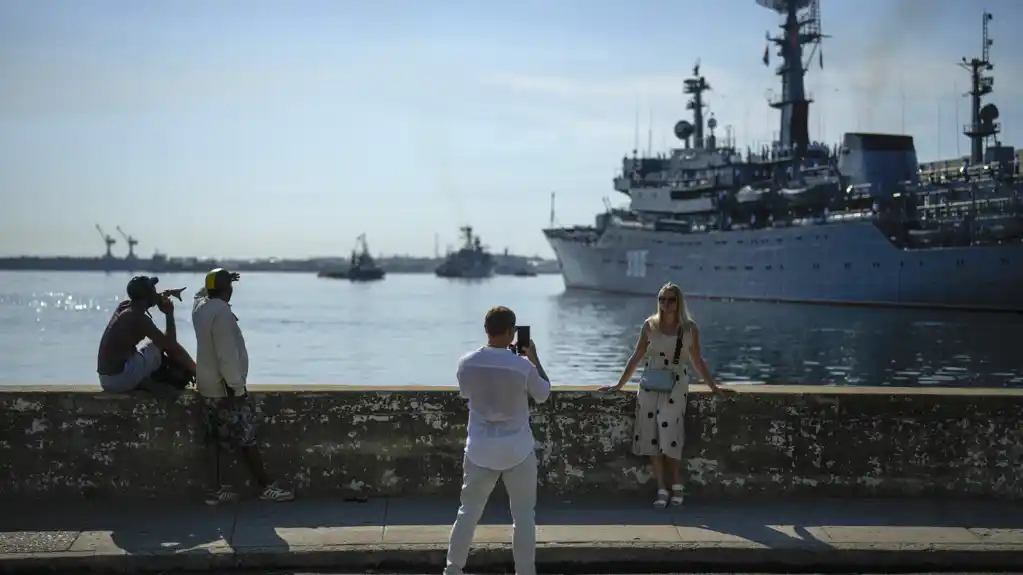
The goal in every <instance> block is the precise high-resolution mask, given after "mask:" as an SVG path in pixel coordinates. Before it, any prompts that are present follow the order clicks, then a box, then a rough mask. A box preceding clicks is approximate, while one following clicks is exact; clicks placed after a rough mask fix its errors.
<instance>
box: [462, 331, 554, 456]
mask: <svg viewBox="0 0 1023 575" xmlns="http://www.w3.org/2000/svg"><path fill="white" fill-rule="evenodd" d="M458 389H459V392H460V394H461V396H462V397H464V398H465V399H467V400H469V429H468V437H467V438H466V440H465V455H466V457H468V458H469V461H472V462H473V463H474V464H476V465H478V466H480V467H484V468H487V469H494V470H498V471H504V470H506V469H511V468H512V467H515V466H516V465H518V464H519V463H522V462H523V461H525V459H526V458H527V457H529V454H530V453H532V452H533V444H534V439H533V430H532V429H531V428H530V426H529V398H530V397H532V398H533V400H534V401H536V402H537V403H543V402H545V401H547V398H548V397H550V395H551V384H550V382H548V381H546V380H545V379H543V378H542V377H540V372H538V371H537V369H536V366H534V365H533V364H532V363H530V362H529V360H527V359H526V358H524V357H521V356H519V355H517V354H515V353H513V352H511V351H509V350H507V349H498V348H494V347H482V348H480V349H478V350H476V351H473V352H470V353H467V354H466V355H464V356H463V357H462V359H460V360H459V361H458Z"/></svg>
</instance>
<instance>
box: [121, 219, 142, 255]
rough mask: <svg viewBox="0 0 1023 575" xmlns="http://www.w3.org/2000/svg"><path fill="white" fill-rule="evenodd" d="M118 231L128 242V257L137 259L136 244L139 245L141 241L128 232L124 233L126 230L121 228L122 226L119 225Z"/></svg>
mask: <svg viewBox="0 0 1023 575" xmlns="http://www.w3.org/2000/svg"><path fill="white" fill-rule="evenodd" d="M117 233H119V234H121V237H122V238H124V241H126V242H128V257H127V259H129V260H133V259H135V246H137V245H139V241H138V240H136V239H135V238H133V237H131V236H129V235H128V234H126V233H124V230H122V229H121V226H117Z"/></svg>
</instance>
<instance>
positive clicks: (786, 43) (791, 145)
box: [757, 0, 827, 165]
mask: <svg viewBox="0 0 1023 575" xmlns="http://www.w3.org/2000/svg"><path fill="white" fill-rule="evenodd" d="M818 2H819V0H757V4H760V5H761V6H764V7H765V8H769V9H771V10H773V11H775V12H777V13H778V14H780V15H781V16H782V18H783V22H782V24H781V25H780V28H781V29H782V31H783V33H782V35H781V36H771V35H770V33H768V34H767V41H768V42H771V43H773V44H775V45H776V46H777V47H778V51H777V54H778V55H779V56H781V59H782V63H781V64H780V65H779V66H778V67H777V69H776V70H775V74H777V75H778V76H780V77H781V97H780V98H778V99H775V100H772V101H769V102H768V103H769V105H770V106H771V107H772V108H775V109H777V110H780V111H781V126H780V128H781V129H780V130H779V131H778V145H779V146H781V147H782V149H786V150H790V151H791V152H793V156H794V157H793V161H794V162H796V164H795V165H798V161H799V159H800V158H802V157H803V156H804V154H805V153H806V148H807V146H808V145H809V141H810V136H809V127H808V124H809V116H810V103H811V102H812V101H813V100H810V99H808V98H807V96H806V87H805V82H804V79H805V77H806V71H807V69H808V68H809V62H811V61H813V57H814V55H817V57H818V61H819V62H820V67H821V68H823V67H824V58H823V56H822V55H821V52H820V44H821V40H822V39H824V38H826V37H827V36H825V35H824V34H821V17H820V5H819V4H818ZM805 45H810V46H812V49H811V51H810V56H809V58H808V59H807V61H806V63H804V61H803V46H805ZM769 56H770V49H769V48H765V49H764V58H763V62H764V65H765V66H767V65H769V64H770V58H769Z"/></svg>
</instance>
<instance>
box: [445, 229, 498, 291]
mask: <svg viewBox="0 0 1023 575" xmlns="http://www.w3.org/2000/svg"><path fill="white" fill-rule="evenodd" d="M460 229H461V232H462V237H464V238H465V243H464V244H463V245H462V248H461V249H459V250H458V251H457V252H452V253H449V254H448V256H447V257H446V258H444V261H443V262H441V264H440V265H439V266H437V270H436V274H437V277H442V278H477V279H478V278H488V277H490V276H491V275H493V273H494V257H493V256H492V255H490V252H488V251H487V249H486V248H485V247H483V244H482V243H481V242H480V239H479V237H478V236H474V235H473V233H472V227H471V226H463V227H462V228H460Z"/></svg>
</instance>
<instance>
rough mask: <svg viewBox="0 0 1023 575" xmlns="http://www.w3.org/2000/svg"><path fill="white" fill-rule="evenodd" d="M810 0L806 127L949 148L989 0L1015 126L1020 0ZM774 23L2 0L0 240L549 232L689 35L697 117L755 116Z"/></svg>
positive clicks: (435, 1) (384, 245)
mask: <svg viewBox="0 0 1023 575" xmlns="http://www.w3.org/2000/svg"><path fill="white" fill-rule="evenodd" d="M822 4H823V6H822V13H823V22H824V27H825V31H826V32H827V33H830V34H831V35H832V36H833V38H832V39H831V40H829V41H828V43H827V44H826V45H825V48H824V65H825V69H824V70H823V72H822V71H821V70H819V69H818V68H817V67H816V66H814V67H813V69H812V70H811V72H810V76H809V79H808V83H809V87H810V89H811V90H812V91H813V92H814V93H815V95H816V97H817V99H818V103H817V104H816V105H815V106H814V107H813V108H812V111H811V119H810V126H811V135H812V136H813V137H815V138H816V137H820V138H821V139H826V140H837V138H838V137H839V136H840V135H841V133H842V132H844V131H851V130H857V129H860V130H875V131H894V132H898V131H902V129H903V126H904V128H905V131H907V132H910V133H912V134H913V135H915V136H916V142H917V148H918V151H919V154H920V157H921V159H937V158H939V157H953V156H955V155H956V152H957V149H958V150H959V151H960V152H961V153H963V154H965V153H966V152H967V150H968V145H967V142H966V141H965V139H963V138H961V137H960V136H959V135H958V133H959V127H958V125H957V124H962V123H964V122H966V121H968V116H967V109H968V108H967V102H966V100H961V99H957V98H956V97H955V94H954V90H955V87H956V82H958V88H959V90H960V91H964V90H965V89H966V82H967V76H966V75H965V73H964V72H961V71H960V70H958V69H957V68H956V67H955V63H956V62H958V61H959V59H960V58H961V57H962V56H973V55H975V54H977V53H978V52H979V50H980V43H981V42H980V21H981V10H982V9H983V8H985V7H986V8H987V9H989V10H991V11H993V12H994V14H995V19H994V21H993V22H992V35H993V37H994V39H995V44H994V46H993V48H992V59H993V61H994V62H995V66H996V69H995V72H996V74H998V76H997V79H996V82H995V88H996V92H995V94H994V97H993V100H992V101H994V102H995V103H997V104H998V106H999V107H1000V108H1001V111H1002V125H1003V128H1004V140H1005V141H1006V142H1008V143H1015V144H1016V145H1020V146H1023V135H1021V132H1023V73H1021V72H1023V40H1021V35H1020V34H1019V25H1018V23H1019V22H1023V2H1020V1H1019V0H988V1H987V2H986V4H985V3H984V2H980V3H974V2H969V1H967V0H856V1H852V0H823V2H822ZM704 6H714V8H713V9H708V8H703V7H704ZM777 23H778V21H777V17H776V15H775V14H773V13H772V12H770V11H768V10H766V9H764V8H761V7H759V6H757V5H756V4H755V3H754V2H753V0H715V1H713V2H696V1H692V0H630V1H627V2H626V1H618V2H611V1H608V0H521V1H518V2H497V1H488V0H450V1H444V0H429V1H426V0H372V1H348V0H294V1H287V2H285V1H269V0H249V1H241V0H217V1H216V2H209V1H200V0H178V1H175V2H156V1H152V2H148V1H147V2H139V1H128V0H89V1H76V0H59V1H58V0H54V1H47V2H43V1H39V0H5V1H4V2H2V3H0V81H2V83H3V90H0V190H2V194H3V203H2V205H3V209H0V253H4V254H15V253H30V254H57V253H66V254H75V255H90V254H98V253H100V252H102V249H103V246H102V242H101V240H100V238H99V237H98V234H97V232H96V230H95V229H94V225H95V224H97V223H98V224H100V225H102V226H104V227H105V228H107V229H108V231H109V232H110V233H114V227H115V226H116V225H121V226H122V227H123V228H124V229H125V231H127V232H128V233H130V234H133V235H135V236H137V237H138V238H139V239H140V241H141V245H140V246H139V251H140V253H141V254H143V255H149V254H151V253H152V251H153V250H154V249H159V250H161V251H163V252H166V253H169V254H171V255H212V256H237V257H249V256H270V255H276V256H287V257H290V256H321V255H336V254H345V253H347V251H348V250H350V249H351V247H352V245H353V242H354V237H355V236H356V235H357V234H359V233H360V232H366V233H368V235H369V240H370V244H371V247H372V249H373V251H374V252H385V253H412V254H423V255H427V254H432V252H433V247H434V234H439V236H440V242H441V248H442V249H443V248H444V246H445V245H448V244H454V243H456V241H457V235H458V227H459V226H460V225H462V224H465V223H469V224H472V225H474V226H475V227H476V229H477V230H478V231H479V233H480V234H481V235H482V238H483V240H484V242H485V243H487V244H489V245H490V246H491V247H492V248H494V249H503V248H505V247H508V248H510V249H512V250H513V251H516V252H524V253H541V254H544V255H548V254H550V252H549V249H548V248H547V245H546V242H545V241H544V238H543V235H542V233H541V232H540V229H541V228H542V227H544V226H545V225H546V224H547V221H548V210H549V194H550V193H551V192H552V191H554V192H557V219H558V221H559V222H560V223H562V224H570V223H589V222H591V221H592V217H593V215H594V214H595V213H596V212H598V211H600V210H601V209H602V208H601V198H602V197H604V196H608V197H610V198H611V199H612V201H613V202H615V203H619V202H622V201H624V200H625V199H626V198H625V197H624V196H621V195H619V194H616V193H615V192H614V191H613V190H612V188H611V178H612V176H613V175H614V172H615V170H616V169H617V167H618V165H619V162H620V160H621V157H622V155H623V154H624V153H625V152H626V151H628V150H630V149H631V148H632V147H633V141H634V132H635V115H636V112H637V109H638V110H640V118H641V122H640V123H641V127H640V132H641V137H640V141H641V147H644V148H645V147H646V142H647V130H648V124H649V120H648V114H650V111H651V110H652V116H653V129H652V134H653V135H652V138H651V140H652V142H653V147H654V148H655V149H664V148H665V147H666V146H667V145H670V144H671V142H672V139H670V132H671V127H672V125H673V124H674V123H675V121H677V120H678V119H680V118H683V117H685V114H686V112H685V109H684V101H683V99H682V97H681V94H680V86H681V79H682V78H683V77H684V76H685V75H686V73H688V72H689V69H690V68H691V67H692V64H693V63H694V61H695V60H696V58H701V59H702V63H703V70H704V73H705V75H706V76H707V77H708V80H709V81H710V82H711V84H712V85H713V86H714V88H715V89H716V92H715V93H713V94H712V96H711V97H710V103H711V106H712V111H713V112H715V115H716V117H717V118H718V121H719V124H720V125H721V126H725V125H729V124H731V125H732V126H733V127H734V130H735V135H736V137H737V138H738V139H739V140H740V143H742V142H754V141H758V140H759V141H764V140H767V139H769V138H770V136H771V133H772V132H773V131H775V130H776V129H777V128H776V126H777V115H776V114H775V113H774V112H773V111H772V110H770V109H769V108H767V107H766V105H765V104H764V95H765V93H766V92H767V90H768V89H771V88H774V89H777V82H776V78H775V77H774V76H773V75H772V73H771V71H772V70H771V69H768V68H765V67H764V66H763V65H762V64H761V62H760V59H761V56H762V54H763V49H764V33H765V31H767V30H768V29H770V30H771V31H772V32H774V31H775V30H776V28H775V26H776V25H777ZM772 66H773V62H772ZM903 86H904V87H903ZM957 101H958V102H959V117H958V122H957V121H956V116H955V114H956V103H957ZM903 102H904V105H903ZM124 249H125V246H124V245H123V242H122V243H121V244H119V245H118V246H117V248H116V250H118V251H119V252H121V253H123V251H124Z"/></svg>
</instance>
